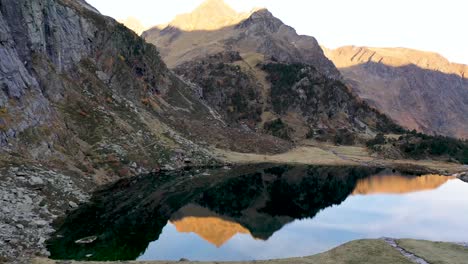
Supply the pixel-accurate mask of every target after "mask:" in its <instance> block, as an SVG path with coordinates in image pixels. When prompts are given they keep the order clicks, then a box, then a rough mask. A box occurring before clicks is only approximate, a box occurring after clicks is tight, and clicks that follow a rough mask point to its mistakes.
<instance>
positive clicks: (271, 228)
mask: <svg viewBox="0 0 468 264" xmlns="http://www.w3.org/2000/svg"><path fill="white" fill-rule="evenodd" d="M208 173H209V174H210V175H201V172H199V173H195V172H193V171H188V172H180V173H172V174H171V175H164V176H162V175H148V176H141V177H139V178H137V179H134V180H124V181H122V182H120V183H117V184H115V185H114V186H111V187H110V188H109V189H108V190H103V191H101V192H99V193H97V194H96V195H95V197H94V198H93V201H92V203H90V204H88V205H86V206H82V208H80V209H79V210H77V211H76V212H74V213H72V214H71V215H69V216H68V218H67V219H66V220H65V222H64V223H62V225H61V227H60V229H59V231H58V232H57V234H56V236H55V238H53V239H52V240H51V241H49V250H50V251H51V253H52V257H53V258H59V259H95V260H117V259H120V260H123V259H129V260H130V259H139V260H179V259H181V258H187V259H190V260H220V261H221V260H260V259H271V258H287V257H298V256H306V255H311V254H316V253H319V252H323V251H326V250H329V249H331V248H333V247H336V246H338V245H341V244H343V243H346V242H349V241H351V240H355V239H361V238H380V237H393V238H416V239H428V240H437V241H460V242H461V241H468V228H467V227H466V223H468V184H467V183H464V182H462V181H460V180H458V179H455V178H451V177H446V176H439V175H422V176H417V175H406V174H404V173H399V172H395V171H391V170H386V169H381V168H346V167H313V166H273V165H261V166H256V167H252V166H248V167H239V168H234V169H232V170H229V171H226V170H215V171H209V172H208ZM205 174H207V173H205ZM87 236H91V237H92V238H95V241H93V242H92V243H89V244H77V243H76V240H78V239H81V238H83V237H87ZM93 236H94V237H93Z"/></svg>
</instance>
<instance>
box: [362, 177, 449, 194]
mask: <svg viewBox="0 0 468 264" xmlns="http://www.w3.org/2000/svg"><path fill="white" fill-rule="evenodd" d="M454 178H455V177H448V176H441V175H423V176H419V177H416V176H413V177H408V176H402V175H375V176H371V177H369V178H365V179H360V180H359V181H358V183H357V185H356V188H355V189H354V191H353V194H355V195H356V194H376V193H395V194H400V193H410V192H418V191H425V190H433V189H436V188H438V187H440V186H442V185H443V184H444V183H446V182H447V181H448V180H451V179H454Z"/></svg>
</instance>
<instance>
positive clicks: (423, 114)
mask: <svg viewBox="0 0 468 264" xmlns="http://www.w3.org/2000/svg"><path fill="white" fill-rule="evenodd" d="M216 11H219V12H216ZM204 14H210V15H204ZM142 36H143V37H144V38H145V39H146V40H147V41H149V42H150V43H153V44H155V45H156V46H157V47H159V49H160V51H161V55H162V56H163V59H164V60H165V62H166V63H167V64H168V66H169V67H171V68H174V67H175V68H177V67H179V66H180V65H181V64H183V63H185V62H190V61H194V60H200V59H203V58H205V57H206V56H208V55H213V54H216V53H220V52H231V51H235V52H239V53H240V56H241V57H242V59H243V61H245V62H247V64H248V62H250V68H251V69H255V67H252V66H256V65H252V64H257V63H259V62H264V61H268V60H278V61H280V62H283V63H304V64H310V65H314V66H315V67H316V68H317V69H318V70H319V71H320V72H322V73H324V74H325V75H327V77H330V78H335V79H340V78H341V76H340V74H339V73H338V72H337V70H336V68H335V67H334V66H333V65H332V64H331V63H330V62H329V61H328V60H327V59H326V57H328V59H330V60H331V61H332V62H333V63H334V64H335V65H336V67H338V69H339V71H340V72H341V74H342V76H343V78H344V81H345V83H346V85H347V86H348V87H349V88H351V90H352V91H353V92H354V93H356V94H357V95H358V96H359V97H360V98H362V99H364V100H365V101H366V102H368V103H369V104H370V105H371V106H372V107H374V108H376V109H377V110H379V111H380V112H382V113H385V114H387V115H389V116H390V117H391V118H392V119H393V120H394V121H396V122H397V123H398V124H400V125H402V126H403V127H405V128H408V129H410V130H412V129H416V130H417V131H420V132H424V133H428V134H439V135H445V136H452V137H459V138H467V137H468V102H467V100H468V99H466V98H468V97H467V94H468V88H467V87H468V85H467V82H468V81H467V79H466V78H465V75H466V74H467V73H468V71H467V68H468V66H466V65H461V64H453V63H449V62H448V61H447V60H446V59H445V58H443V57H442V56H440V55H438V54H435V53H429V52H422V51H416V50H411V49H403V48H366V47H343V48H339V49H336V50H329V49H326V48H325V53H326V54H325V55H326V57H325V56H323V51H322V49H321V48H320V46H319V44H318V42H317V41H316V40H315V39H314V38H313V37H309V36H300V35H297V34H296V32H295V30H294V29H293V28H291V27H289V26H287V25H285V24H283V23H282V22H281V21H280V20H279V19H277V18H275V17H274V16H273V15H272V14H271V13H270V12H269V11H268V10H265V9H258V10H253V11H252V12H250V13H237V12H236V11H235V10H233V9H232V8H230V7H229V6H228V5H226V4H225V3H224V2H223V1H222V0H210V1H206V2H205V3H203V4H202V5H201V6H200V7H198V8H197V9H195V10H194V11H193V12H192V13H189V14H184V15H179V16H177V17H176V18H175V19H174V20H173V21H172V22H170V23H168V24H165V25H160V26H156V27H153V28H151V29H149V30H147V31H145V32H144V33H143V34H142ZM185 68H186V70H187V71H189V69H187V67H185ZM256 72H257V73H256V74H257V75H258V71H256ZM178 73H180V74H182V75H184V72H183V71H181V70H179V71H178ZM254 75H255V74H254ZM198 77H199V76H198ZM261 79H262V78H260V80H259V82H260V83H262V82H263V80H261ZM198 81H200V80H198ZM198 84H201V86H202V87H203V84H202V83H200V82H199V83H198ZM296 123H297V122H296Z"/></svg>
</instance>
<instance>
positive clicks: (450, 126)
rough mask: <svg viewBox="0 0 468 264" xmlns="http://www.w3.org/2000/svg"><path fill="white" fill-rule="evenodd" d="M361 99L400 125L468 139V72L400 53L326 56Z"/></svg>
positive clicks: (431, 57)
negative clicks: (467, 74)
mask: <svg viewBox="0 0 468 264" xmlns="http://www.w3.org/2000/svg"><path fill="white" fill-rule="evenodd" d="M326 54H327V56H328V57H329V58H330V59H331V60H332V61H333V62H334V63H335V64H336V66H337V67H338V68H339V69H340V71H341V73H342V74H343V76H344V77H345V79H346V81H347V83H348V84H349V85H350V86H351V87H352V88H353V91H355V92H356V93H357V94H359V96H360V97H362V98H364V99H365V100H366V101H367V102H369V103H370V104H371V105H373V106H374V107H376V108H377V109H379V110H381V111H382V112H385V113H387V114H388V115H389V116H390V117H392V118H393V119H394V120H396V121H397V122H398V123H399V124H401V125H402V126H404V127H407V128H409V129H416V130H418V131H421V132H424V133H428V134H439V135H445V136H452V137H459V138H468V101H467V98H468V79H467V78H466V73H467V72H468V66H466V65H461V64H455V63H450V62H449V61H447V59H445V58H443V57H442V56H440V55H438V54H435V53H430V52H422V51H417V50H410V49H403V48H394V49H392V48H367V47H342V48H339V49H336V50H326Z"/></svg>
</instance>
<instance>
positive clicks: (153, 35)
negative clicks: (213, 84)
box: [142, 0, 339, 78]
mask: <svg viewBox="0 0 468 264" xmlns="http://www.w3.org/2000/svg"><path fill="white" fill-rule="evenodd" d="M213 10H222V12H221V13H220V14H224V13H226V15H223V16H222V17H223V21H218V20H220V18H219V14H218V15H213V16H210V15H203V16H202V15H200V14H210V13H213ZM182 18H184V19H182ZM142 36H143V37H144V38H145V39H146V40H147V41H148V42H150V43H153V44H155V45H156V46H158V47H160V49H161V54H162V56H163V59H164V60H165V61H166V63H167V64H168V65H169V66H170V67H174V66H177V65H180V64H181V63H183V62H187V61H190V60H192V59H194V58H203V57H205V56H207V55H213V54H216V53H219V52H221V51H226V50H227V51H237V52H239V53H241V54H242V55H244V54H261V55H262V56H264V57H265V58H266V59H270V58H275V59H277V60H279V61H281V62H286V63H294V62H302V63H309V64H312V65H315V66H316V67H317V68H318V69H319V70H320V71H321V72H323V73H325V74H326V75H327V76H329V77H332V78H339V72H338V71H337V70H336V68H335V67H334V66H333V63H331V62H330V61H329V60H328V59H327V58H326V57H325V56H324V55H323V51H322V49H321V48H320V46H319V45H318V43H317V40H315V38H313V37H309V36H301V35H298V34H297V33H296V31H295V30H294V29H293V28H291V27H289V26H287V25H285V24H284V23H283V22H282V21H281V20H279V19H277V18H276V17H274V16H273V15H272V14H271V13H270V12H269V11H268V10H266V9H258V10H253V11H252V12H251V13H248V14H237V13H235V11H234V10H232V9H231V8H229V7H227V6H226V4H225V3H224V2H223V1H222V0H210V1H206V2H205V3H203V4H202V5H201V6H200V7H199V8H197V9H196V10H195V11H194V12H193V13H190V14H186V15H183V16H179V17H177V18H176V19H174V20H173V21H172V22H171V23H169V24H168V25H162V26H156V27H154V28H152V29H150V30H148V31H146V32H144V33H143V35H142Z"/></svg>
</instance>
